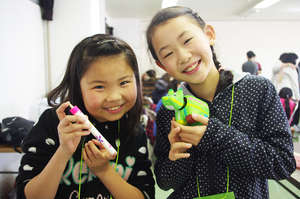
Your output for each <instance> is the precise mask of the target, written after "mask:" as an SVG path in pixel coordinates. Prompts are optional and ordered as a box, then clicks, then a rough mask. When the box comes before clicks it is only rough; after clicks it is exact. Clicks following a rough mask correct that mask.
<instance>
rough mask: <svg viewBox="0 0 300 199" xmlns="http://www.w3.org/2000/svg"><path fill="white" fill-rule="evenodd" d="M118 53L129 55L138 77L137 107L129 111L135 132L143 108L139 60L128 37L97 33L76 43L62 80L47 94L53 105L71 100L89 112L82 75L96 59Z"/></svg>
mask: <svg viewBox="0 0 300 199" xmlns="http://www.w3.org/2000/svg"><path fill="white" fill-rule="evenodd" d="M118 54H123V55H125V57H126V61H127V62H128V64H129V66H130V67H131V69H132V70H133V72H134V76H135V79H136V86H137V99H136V102H135V105H134V106H133V108H132V109H131V110H129V111H128V119H127V122H126V125H127V127H128V130H129V132H132V130H133V129H135V128H136V126H137V124H138V123H139V120H140V114H141V110H142V97H141V85H140V77H139V69H138V63H137V59H136V56H135V54H134V52H133V50H132V48H131V47H130V46H129V45H128V44H127V43H126V42H125V41H123V40H121V39H118V38H116V37H113V36H111V35H105V34H96V35H93V36H91V37H87V38H85V39H83V40H82V41H81V42H80V43H78V44H77V45H76V46H75V48H74V49H73V51H72V52H71V55H70V58H69V61H68V64H67V69H66V72H65V74H64V77H63V79H62V81H61V83H60V84H59V85H58V86H57V87H56V88H54V89H53V90H52V91H50V92H49V93H48V94H47V101H48V104H49V105H50V106H52V107H58V106H59V105H61V104H62V103H64V102H66V101H70V102H71V103H72V104H74V105H77V106H78V107H79V108H80V109H81V110H82V111H84V112H87V111H86V109H85V107H84V103H83V99H82V93H81V89H80V80H81V78H82V77H83V75H84V74H85V72H86V71H87V70H88V68H89V67H90V65H91V63H92V62H93V61H95V60H96V59H99V58H100V59H101V57H106V56H111V55H118ZM107 67H111V66H107Z"/></svg>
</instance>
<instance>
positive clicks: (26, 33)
mask: <svg viewBox="0 0 300 199" xmlns="http://www.w3.org/2000/svg"><path fill="white" fill-rule="evenodd" d="M105 16H106V14H105V0H88V1H86V0H77V1H76V3H75V2H74V1H72V0H62V1H55V3H54V15H53V21H50V22H45V21H42V19H41V12H40V7H39V6H38V5H37V4H35V3H33V2H32V1H29V0H1V5H0V24H1V27H0V44H1V45H0V55H1V59H0V92H1V100H0V110H1V112H0V122H1V121H2V119H3V118H5V117H10V116H22V117H24V118H26V119H31V120H37V118H38V113H39V112H38V109H39V107H38V106H39V102H40V101H41V98H42V97H43V96H44V95H45V93H46V91H47V90H48V89H52V88H53V87H55V86H56V85H57V84H58V82H60V80H61V78H62V75H63V73H64V71H65V68H66V64H67V60H68V57H69V55H70V53H71V50H72V49H73V47H75V45H76V44H77V43H78V42H79V41H80V40H82V39H83V38H84V37H86V36H90V35H92V34H96V33H104V32H105V23H104V18H105ZM48 38H49V40H47V39H48ZM47 44H49V46H48V45H47ZM48 55H49V57H48ZM48 59H49V61H48ZM47 67H49V69H48V68H47ZM21 156H22V154H17V153H0V171H17V170H18V167H19V163H20V159H21ZM15 176H16V175H15V174H13V175H12V174H0V198H4V192H5V191H7V190H9V189H11V188H12V187H13V185H14V180H15Z"/></svg>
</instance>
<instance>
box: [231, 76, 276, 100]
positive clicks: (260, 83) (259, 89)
mask: <svg viewBox="0 0 300 199" xmlns="http://www.w3.org/2000/svg"><path fill="white" fill-rule="evenodd" d="M235 88H236V89H237V90H239V91H240V93H243V95H247V94H249V95H252V96H253V97H258V98H260V97H266V96H275V95H277V92H276V89H275V87H274V85H273V84H272V82H271V80H269V79H267V78H265V77H263V76H259V75H246V76H245V77H243V78H242V79H241V80H240V81H238V82H237V83H235Z"/></svg>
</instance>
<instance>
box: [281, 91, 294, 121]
mask: <svg viewBox="0 0 300 199" xmlns="http://www.w3.org/2000/svg"><path fill="white" fill-rule="evenodd" d="M292 96H293V91H292V89H290V88H288V87H283V88H282V89H280V91H279V97H280V98H283V99H284V105H285V113H286V116H287V118H288V119H290V114H291V109H290V99H291V97H292Z"/></svg>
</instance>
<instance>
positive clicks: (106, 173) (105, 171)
mask: <svg viewBox="0 0 300 199" xmlns="http://www.w3.org/2000/svg"><path fill="white" fill-rule="evenodd" d="M111 172H115V171H114V169H113V168H112V166H111V165H110V164H109V163H108V164H107V166H105V167H102V168H101V169H100V170H99V171H98V172H96V173H95V175H96V176H98V178H99V179H105V177H106V176H108V177H109V176H111V175H110V174H111Z"/></svg>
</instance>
